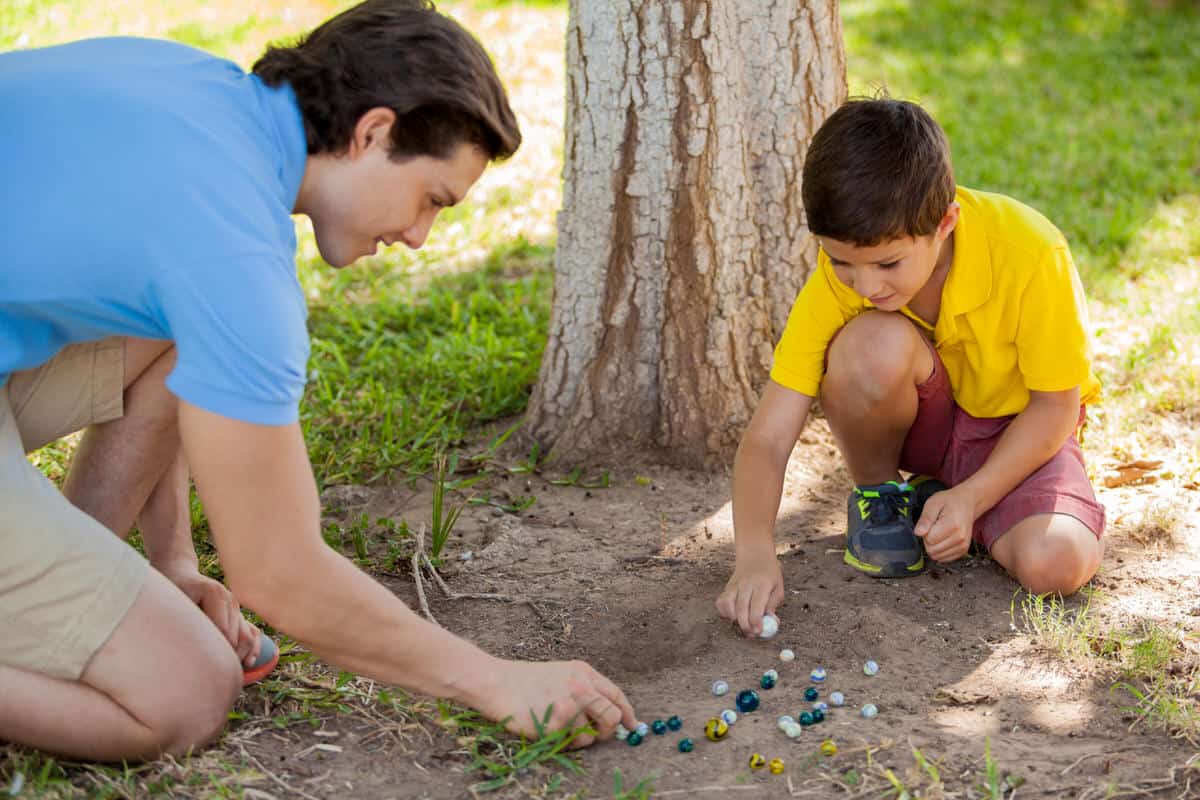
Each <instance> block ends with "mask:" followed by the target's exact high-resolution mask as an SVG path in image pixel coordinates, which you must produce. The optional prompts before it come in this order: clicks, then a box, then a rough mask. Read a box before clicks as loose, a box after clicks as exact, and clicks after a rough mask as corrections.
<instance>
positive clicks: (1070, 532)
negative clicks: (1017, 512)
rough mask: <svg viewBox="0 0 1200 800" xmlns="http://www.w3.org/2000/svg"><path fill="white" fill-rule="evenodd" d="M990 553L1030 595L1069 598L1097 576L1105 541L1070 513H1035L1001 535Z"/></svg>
mask: <svg viewBox="0 0 1200 800" xmlns="http://www.w3.org/2000/svg"><path fill="white" fill-rule="evenodd" d="M991 554H992V558H994V559H996V561H997V562H999V564H1000V565H1001V566H1002V567H1004V568H1005V569H1006V570H1008V574H1009V575H1012V576H1013V578H1015V579H1016V580H1017V581H1018V582H1019V583H1020V584H1021V585H1022V586H1024V587H1025V588H1026V589H1027V590H1029V591H1030V592H1033V593H1034V594H1044V593H1046V592H1058V593H1059V594H1063V595H1068V594H1072V593H1074V592H1075V591H1076V590H1078V589H1079V587H1080V586H1083V585H1084V584H1085V583H1087V582H1088V581H1089V580H1091V579H1092V576H1093V575H1095V574H1096V570H1097V569H1098V568H1099V567H1100V559H1101V558H1102V557H1103V556H1104V542H1103V540H1102V539H1099V538H1097V536H1096V534H1094V533H1092V532H1091V531H1090V530H1089V529H1088V527H1087V526H1086V525H1084V524H1083V523H1082V522H1080V521H1079V520H1078V519H1076V518H1075V517H1072V516H1070V515H1069V514H1035V515H1033V516H1031V517H1027V518H1025V519H1023V520H1021V521H1020V522H1018V523H1017V524H1016V525H1014V526H1012V528H1010V529H1009V530H1008V531H1007V532H1005V533H1004V534H1002V535H1001V536H1000V538H999V539H997V540H996V541H995V542H994V543H993V544H992V549H991Z"/></svg>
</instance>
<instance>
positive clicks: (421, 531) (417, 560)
mask: <svg viewBox="0 0 1200 800" xmlns="http://www.w3.org/2000/svg"><path fill="white" fill-rule="evenodd" d="M424 554H425V525H424V524H422V525H421V527H420V528H418V529H417V549H416V552H414V553H413V557H412V574H413V581H415V582H416V584H417V601H418V602H420V604H421V610H422V611H423V612H425V618H426V619H428V620H429V621H430V622H432V623H433V624H434V625H437V624H438V621H437V620H436V619H434V618H433V612H432V611H430V610H429V601H427V600H426V599H425V586H424V585H423V584H422V583H421V556H422V555H424Z"/></svg>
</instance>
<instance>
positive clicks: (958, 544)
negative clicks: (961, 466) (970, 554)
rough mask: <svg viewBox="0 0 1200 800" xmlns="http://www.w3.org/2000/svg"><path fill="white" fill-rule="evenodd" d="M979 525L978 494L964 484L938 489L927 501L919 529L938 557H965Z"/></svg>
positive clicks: (931, 552) (933, 555)
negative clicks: (976, 495) (976, 520)
mask: <svg viewBox="0 0 1200 800" xmlns="http://www.w3.org/2000/svg"><path fill="white" fill-rule="evenodd" d="M974 527H975V498H974V497H973V496H972V495H971V494H970V492H969V491H963V490H962V487H961V486H956V487H955V488H953V489H947V490H946V491H944V492H937V493H935V494H933V495H932V496H931V497H930V498H929V499H928V500H926V501H925V508H924V510H922V511H921V519H920V520H919V521H918V522H917V527H916V533H917V536H920V537H921V538H922V539H924V540H925V552H926V553H928V554H929V557H930V558H932V559H933V560H934V561H941V562H949V561H954V560H955V559H958V558H962V557H963V556H965V555H966V554H967V550H968V548H970V546H971V532H972V531H973V530H974Z"/></svg>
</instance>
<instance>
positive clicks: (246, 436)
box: [179, 401, 636, 745]
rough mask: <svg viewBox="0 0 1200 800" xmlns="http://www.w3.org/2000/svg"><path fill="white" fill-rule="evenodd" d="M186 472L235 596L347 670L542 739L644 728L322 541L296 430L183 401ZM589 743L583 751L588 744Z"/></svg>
mask: <svg viewBox="0 0 1200 800" xmlns="http://www.w3.org/2000/svg"><path fill="white" fill-rule="evenodd" d="M179 419H180V432H181V435H182V438H183V445H184V451H185V453H186V455H187V459H188V464H189V465H190V466H191V468H192V472H193V474H194V476H195V481H196V486H197V488H198V489H199V492H200V497H201V499H202V500H203V501H204V505H205V511H206V512H207V513H208V516H209V519H210V521H211V523H212V534H213V539H214V541H215V542H216V545H217V549H218V551H219V553H220V556H221V562H222V565H223V567H224V569H225V574H226V577H227V579H228V581H229V585H230V587H231V588H232V589H233V591H234V593H235V594H236V595H237V597H238V599H239V600H241V601H242V602H243V603H244V604H245V605H246V606H247V607H249V608H252V609H253V610H254V611H256V612H258V613H259V614H260V615H261V616H262V617H263V618H264V619H266V620H267V621H268V622H269V623H271V625H273V626H275V627H277V628H279V629H280V630H282V631H284V632H285V633H287V634H289V635H291V636H293V637H295V638H296V639H297V640H299V641H300V642H302V643H303V644H305V645H306V646H308V647H309V648H310V649H311V650H312V651H313V652H315V653H316V654H317V655H319V656H320V657H322V658H323V659H325V660H326V661H328V662H329V663H331V664H334V665H336V666H338V667H341V668H342V669H347V670H350V671H353V672H356V673H359V674H362V675H366V676H368V677H372V678H375V679H377V680H381V681H384V682H387V683H391V684H396V685H399V686H401V687H404V688H406V689H409V690H412V691H415V692H419V693H422V694H427V695H433V696H435V697H441V698H448V699H451V700H455V701H458V702H461V703H464V704H466V705H468V706H472V707H474V708H476V709H478V710H479V711H481V712H483V713H484V714H485V715H486V716H488V717H490V718H491V719H497V720H499V719H503V718H505V717H510V716H511V717H512V720H511V722H510V723H509V726H510V728H511V729H513V730H515V731H519V732H521V733H526V734H534V733H535V730H534V725H533V724H532V718H531V713H532V714H536V715H537V716H538V718H539V719H540V718H541V716H542V715H543V714H544V713H545V711H546V707H547V706H548V705H550V704H553V706H554V710H553V714H552V716H551V717H550V720H549V727H550V728H552V729H558V728H563V727H567V726H569V725H572V724H579V723H581V722H582V723H586V722H587V721H588V720H589V719H590V720H591V721H592V722H594V723H595V726H596V728H597V730H598V731H599V735H600V736H602V737H606V736H608V735H611V733H612V731H613V730H614V728H615V727H616V724H617V722H624V723H625V725H626V726H627V727H632V726H634V725H636V720H635V719H634V715H633V709H632V708H631V707H630V705H629V703H628V701H627V700H626V699H625V696H624V695H623V694H622V693H621V690H620V689H618V688H617V687H616V686H614V685H613V684H612V683H611V682H609V681H608V680H607V679H606V678H604V677H603V676H602V675H600V674H599V673H597V672H595V671H594V670H593V669H592V668H591V667H589V666H588V665H586V664H583V663H582V662H569V663H566V662H552V663H547V664H529V663H522V662H513V661H506V660H503V659H499V658H496V657H494V656H491V655H489V654H487V653H485V652H484V651H482V650H480V649H479V648H478V647H476V646H475V645H473V644H471V643H470V642H467V641H466V640H464V639H460V638H459V637H457V636H455V635H453V634H451V633H450V632H448V631H446V630H445V629H443V628H440V627H438V626H437V625H433V624H431V623H429V622H427V621H425V620H424V619H422V618H421V617H420V616H418V615H417V614H415V613H413V612H412V611H411V610H410V609H409V608H408V607H407V606H406V605H405V604H404V603H403V602H401V601H400V600H399V599H398V598H397V597H396V596H395V595H393V594H392V593H391V592H390V591H388V590H387V589H386V588H384V587H383V586H382V585H380V584H379V583H377V582H376V581H374V580H373V579H371V577H370V576H368V575H367V574H366V573H364V572H362V571H361V570H359V569H358V568H357V567H355V566H354V565H353V564H351V563H350V562H349V561H348V560H347V559H345V558H343V557H342V556H341V555H340V554H338V553H336V552H334V551H333V550H331V549H330V548H329V547H328V546H327V545H326V544H325V542H324V540H323V539H322V538H321V534H320V503H319V500H318V498H317V489H316V484H315V482H314V480H313V475H312V469H311V467H310V465H309V461H308V453H307V451H306V449H305V444H304V439H303V436H302V435H301V433H300V426H299V425H298V424H297V423H292V424H290V425H281V426H266V425H253V424H249V423H245V422H238V421H236V420H232V419H229V418H226V417H222V416H219V415H217V414H213V413H210V412H208V411H204V410H202V409H200V408H198V407H196V406H194V405H191V404H189V403H187V402H184V401H180V412H179ZM589 741H590V737H585V738H584V739H577V740H576V742H575V743H576V744H580V745H582V744H587V743H588V742H589Z"/></svg>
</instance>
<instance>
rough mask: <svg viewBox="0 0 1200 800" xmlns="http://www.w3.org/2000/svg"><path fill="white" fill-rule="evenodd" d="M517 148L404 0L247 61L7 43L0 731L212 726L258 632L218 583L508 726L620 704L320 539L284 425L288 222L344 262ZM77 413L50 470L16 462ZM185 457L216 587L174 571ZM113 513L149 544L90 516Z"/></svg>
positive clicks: (602, 687) (290, 302)
mask: <svg viewBox="0 0 1200 800" xmlns="http://www.w3.org/2000/svg"><path fill="white" fill-rule="evenodd" d="M519 143H520V133H519V131H518V129H517V125H516V121H515V118H514V116H513V114H512V111H511V109H510V108H509V105H508V101H507V98H506V96H505V93H504V89H503V87H502V86H501V84H500V81H499V79H498V77H497V76H496V74H495V72H494V69H493V67H492V65H491V62H490V61H489V59H488V57H487V55H486V53H485V52H484V51H483V49H482V48H481V47H480V46H479V44H478V43H477V42H476V41H475V40H474V39H473V38H472V37H471V36H470V34H468V33H467V32H466V31H465V30H463V29H462V28H461V27H460V26H459V25H458V24H457V23H455V22H454V21H452V20H450V19H449V18H448V17H445V16H443V15H440V14H438V13H437V12H436V10H435V9H434V8H433V6H432V3H430V2H428V0H368V2H365V3H363V4H362V5H359V6H356V7H354V8H351V9H350V10H348V11H346V12H344V13H343V14H340V15H339V16H337V17H334V18H333V19H331V20H329V21H327V22H326V23H325V24H323V25H321V26H320V27H318V28H317V29H316V30H314V31H313V32H312V33H311V34H310V35H309V36H307V37H306V38H305V39H303V40H302V41H301V42H299V43H298V44H296V45H295V46H293V47H285V48H271V49H270V50H268V52H267V53H266V54H265V55H264V56H263V57H262V58H261V59H260V60H259V61H258V63H257V64H255V66H254V70H253V74H251V75H246V74H245V73H243V72H242V71H241V70H240V69H238V68H237V67H236V66H235V65H233V64H231V63H229V62H226V61H223V60H220V59H217V58H214V57H212V56H209V55H207V54H205V53H202V52H199V51H196V50H193V49H191V48H187V47H184V46H181V45H177V44H172V43H168V42H160V41H151V40H141V39H97V40H89V41H83V42H77V43H73V44H68V45H63V46H59V47H52V48H46V49H42V50H31V51H24V52H13V53H7V54H2V55H0V165H2V166H0V169H2V174H3V175H4V180H3V181H2V182H0V183H2V184H3V188H2V189H0V212H3V215H2V217H0V219H3V222H2V223H0V224H2V225H3V233H4V240H5V243H6V246H7V248H8V257H7V261H6V264H5V267H4V269H3V270H0V549H2V551H3V552H4V558H3V559H2V560H0V642H3V643H4V646H3V647H2V648H0V739H5V740H8V741H12V742H17V743H21V744H26V745H30V746H33V747H38V748H41V749H45V750H49V751H54V752H57V753H61V754H64V755H67V756H70V757H74V758H83V759H91V760H117V759H143V758H154V757H157V756H158V755H160V754H162V753H173V754H179V753H183V752H185V751H187V750H188V749H189V748H191V747H193V746H197V745H200V744H203V743H205V742H208V741H210V740H212V739H213V738H214V737H215V736H216V735H218V734H219V733H220V731H221V729H222V728H223V726H224V722H225V719H226V714H227V712H228V710H229V709H230V707H231V706H232V704H233V702H234V700H235V699H236V697H237V695H238V692H239V690H240V688H241V686H242V683H243V680H244V670H245V669H246V668H248V667H252V666H253V665H255V664H256V663H257V662H258V661H259V660H260V655H261V647H260V639H259V636H258V632H257V631H256V630H255V629H254V627H253V626H251V625H250V624H249V623H248V622H246V620H245V619H244V618H243V617H242V616H241V614H240V609H239V601H240V602H241V603H243V604H245V606H246V607H248V608H251V609H253V610H254V611H256V612H257V613H258V614H260V615H261V616H262V617H263V618H264V619H266V620H267V621H268V622H269V623H270V624H271V625H273V626H275V627H276V628H278V629H280V630H282V631H284V632H285V633H287V634H289V635H291V636H292V637H294V638H296V639H297V640H298V641H300V642H302V643H303V644H304V645H306V646H307V647H308V648H310V649H311V650H312V651H313V652H315V653H316V654H317V655H319V656H320V657H322V658H323V659H325V660H326V661H328V662H329V663H331V664H335V665H337V666H339V667H341V668H343V669H347V670H351V671H353V672H356V673H359V674H362V675H367V676H370V677H373V678H376V679H378V680H381V681H384V682H387V683H392V684H397V685H399V686H403V687H405V688H407V689H410V690H413V691H416V692H420V693H424V694H429V695H436V696H438V697H445V698H449V699H452V700H455V701H458V702H460V703H463V704H465V705H468V706H471V707H474V708H476V709H478V710H479V711H480V712H482V713H483V714H485V715H486V716H488V717H491V718H493V719H504V718H507V717H511V722H510V724H509V726H510V728H511V729H512V730H514V731H519V732H532V731H533V723H532V720H533V716H534V715H537V716H539V717H540V716H541V714H543V713H544V712H545V709H546V707H547V705H550V704H552V705H553V708H554V712H553V715H552V717H551V721H550V722H551V726H552V727H554V728H559V727H563V726H566V725H569V724H578V723H580V722H583V721H589V720H590V721H591V722H592V723H594V726H595V727H596V729H597V731H598V736H599V737H602V738H603V737H608V736H610V735H611V734H612V732H613V730H614V729H615V727H616V725H617V723H618V722H620V721H623V722H624V723H625V724H626V725H627V726H632V725H633V724H635V722H636V721H635V719H634V715H633V710H632V709H631V707H630V705H629V703H628V701H627V700H626V699H625V697H624V695H623V694H622V693H621V691H620V690H619V689H618V688H617V687H616V686H614V685H613V684H612V683H611V682H610V681H608V680H607V679H606V678H604V677H603V676H601V675H600V674H598V673H597V672H595V671H594V670H593V669H591V668H590V667H589V666H587V665H586V664H583V663H581V662H569V663H567V662H554V663H519V662H512V661H505V660H501V659H498V658H495V657H492V656H490V655H488V654H486V653H484V652H482V651H481V650H479V649H478V648H476V647H475V646H473V645H471V644H470V643H468V642H466V641H463V640H461V639H459V638H457V637H455V636H453V635H452V634H450V633H448V632H447V631H445V630H443V629H441V628H439V627H437V626H435V625H432V624H430V623H428V622H425V621H424V620H422V619H421V618H420V617H419V616H418V615H416V614H414V613H413V612H412V611H411V610H409V609H408V608H407V607H406V606H405V605H404V604H403V603H401V602H400V601H399V600H398V599H397V598H396V597H395V596H394V595H392V594H391V592H389V591H388V590H387V589H385V588H383V587H382V586H380V585H379V584H378V583H376V582H375V581H373V580H372V579H371V578H370V577H368V576H367V575H366V574H364V573H363V572H361V571H359V570H358V569H357V568H356V567H354V566H353V565H352V564H351V563H350V562H349V561H347V560H346V559H344V558H342V557H341V556H340V555H338V554H337V553H335V552H334V551H332V550H331V549H329V548H328V547H327V546H326V545H325V543H324V541H323V540H322V538H321V535H320V531H319V522H320V509H319V503H318V498H317V491H316V485H315V482H314V480H313V475H312V471H311V467H310V464H309V461H308V455H307V452H306V450H305V445H304V440H303V438H302V435H301V431H300V427H299V424H298V422H297V418H298V411H297V408H298V403H299V400H300V397H301V392H302V390H303V385H304V377H305V367H306V361H307V357H308V339H307V333H306V330H305V316H306V310H305V306H304V297H303V293H302V292H301V290H300V287H299V284H298V282H297V280H296V275H295V268H294V262H293V258H294V251H295V235H294V228H293V223H292V220H291V217H290V214H291V213H299V214H306V215H308V216H309V217H310V218H311V220H312V223H313V228H314V230H315V232H316V238H317V245H318V247H319V249H320V251H321V254H322V256H323V257H324V258H325V260H326V261H328V262H329V263H330V264H332V265H334V266H337V267H341V266H345V265H348V264H350V263H352V262H353V261H355V260H356V259H357V258H359V257H360V256H363V255H368V254H371V253H374V252H375V250H376V248H377V247H378V245H379V244H384V245H390V244H393V243H395V242H403V243H404V244H406V245H407V246H409V247H412V248H417V247H420V246H421V244H422V243H423V242H424V240H425V237H426V235H427V234H428V232H429V228H430V226H431V225H432V223H433V221H434V218H435V217H436V216H437V214H438V211H439V210H440V209H441V208H443V207H446V206H449V205H454V204H455V203H457V202H459V201H460V200H461V199H462V198H463V196H464V195H465V194H466V193H467V191H468V190H469V189H470V188H471V186H472V185H473V184H474V183H475V182H476V180H477V179H478V178H479V176H480V174H481V173H482V172H483V170H484V168H485V167H486V165H487V164H488V163H489V162H490V161H493V160H497V159H502V158H506V157H508V156H510V155H511V154H512V153H513V152H514V151H515V150H516V148H517V146H518V145H519ZM81 428H87V432H86V434H85V435H84V437H83V439H82V441H81V443H80V446H79V449H78V451H77V453H76V456H75V459H74V461H73V463H72V465H71V469H70V473H69V475H68V478H67V480H66V483H65V485H64V488H63V492H62V493H59V492H58V491H57V490H56V489H54V487H53V486H52V484H50V483H49V481H47V480H46V479H45V478H44V477H43V476H42V475H41V474H40V473H39V472H38V471H37V470H36V469H34V468H33V467H32V465H30V464H29V462H28V461H27V460H26V458H25V455H24V454H25V453H26V452H28V451H30V450H32V449H35V448H37V447H40V446H41V445H42V444H44V443H46V442H49V441H52V440H54V439H55V438H58V437H60V436H62V435H64V434H66V433H68V432H71V431H73V430H77V429H81ZM189 472H190V476H191V478H192V479H194V481H195V483H196V486H197V489H198V491H199V494H200V498H201V500H202V501H203V503H204V507H205V511H206V513H207V514H208V518H209V521H210V523H211V527H212V533H213V537H214V540H215V543H216V546H217V550H218V552H219V554H220V557H221V562H222V565H223V568H224V571H225V576H226V579H227V583H228V586H229V590H226V589H225V588H224V587H223V586H221V585H220V584H217V583H216V582H214V581H211V580H209V579H207V578H204V577H203V576H201V575H200V574H199V573H198V571H197V568H196V556H195V552H194V550H193V548H192V543H191V532H190V526H189V513H188V481H189ZM135 522H136V523H137V525H138V528H139V530H140V531H141V533H142V536H143V539H144V541H145V544H146V551H147V556H148V558H149V563H147V561H146V560H144V559H142V558H141V556H139V555H138V554H136V553H135V552H134V551H133V550H132V549H131V548H129V547H127V546H126V545H124V544H123V543H122V542H120V541H119V539H118V538H117V536H113V533H116V534H117V535H118V536H124V535H126V534H127V532H128V531H129V530H130V528H131V527H132V525H133V524H134V523H135ZM235 598H236V599H235ZM591 740H592V737H583V738H581V739H580V740H579V742H578V743H579V744H588V743H590V742H591Z"/></svg>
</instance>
